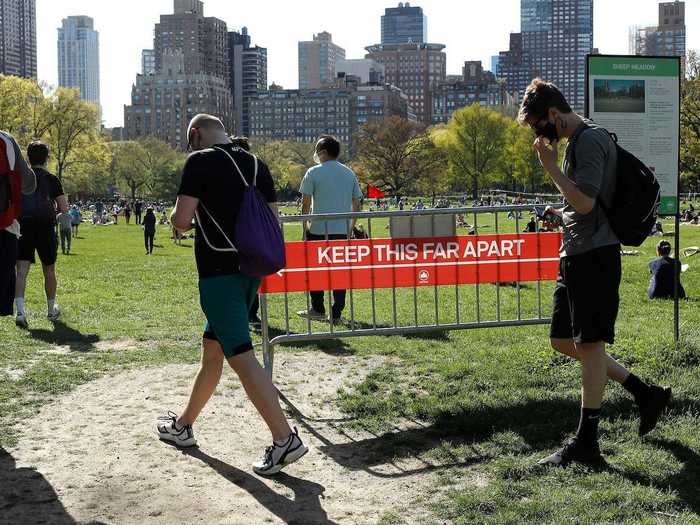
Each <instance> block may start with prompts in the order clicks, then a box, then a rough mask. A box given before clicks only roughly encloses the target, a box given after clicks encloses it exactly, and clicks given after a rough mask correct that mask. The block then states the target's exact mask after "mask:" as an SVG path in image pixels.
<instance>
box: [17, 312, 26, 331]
mask: <svg viewBox="0 0 700 525" xmlns="http://www.w3.org/2000/svg"><path fill="white" fill-rule="evenodd" d="M15 324H16V325H17V326H19V327H20V328H24V329H25V330H26V329H27V328H29V323H28V322H27V314H26V313H24V312H21V313H20V312H17V316H16V317H15Z"/></svg>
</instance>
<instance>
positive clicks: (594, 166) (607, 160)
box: [559, 119, 620, 257]
mask: <svg viewBox="0 0 700 525" xmlns="http://www.w3.org/2000/svg"><path fill="white" fill-rule="evenodd" d="M584 122H585V123H586V124H587V125H588V126H589V128H590V129H584V130H583V131H580V130H579V132H577V133H579V134H578V137H577V139H576V140H570V141H569V145H568V146H567V147H566V154H565V156H564V164H563V167H562V171H563V172H564V174H565V175H566V176H567V177H568V178H569V179H571V180H573V181H574V182H575V183H576V185H577V186H578V188H579V189H580V190H581V191H582V192H583V193H584V194H586V195H587V196H589V197H592V198H594V199H596V204H595V206H594V208H593V210H592V211H591V212H590V213H588V214H586V215H583V214H581V213H578V212H576V210H574V208H573V207H572V206H571V205H570V204H569V203H568V202H567V203H566V206H564V209H563V211H562V215H563V219H564V240H563V242H562V245H561V249H560V251H559V255H560V256H561V257H566V256H568V255H579V254H582V253H586V252H589V251H591V250H595V249H597V248H602V247H604V246H610V245H613V244H619V243H620V241H619V240H618V239H617V236H616V235H615V233H614V232H613V231H612V228H611V227H610V223H609V222H608V219H607V217H606V216H605V212H604V211H603V210H602V209H601V207H600V205H599V204H598V200H602V202H603V204H604V205H606V206H610V205H611V203H612V198H613V194H614V192H615V180H616V177H617V149H616V147H615V143H614V142H613V140H612V139H611V138H610V136H609V135H608V133H607V132H606V131H605V130H604V129H603V128H601V127H599V126H597V125H595V124H594V123H593V122H591V121H590V120H586V119H584ZM574 143H575V147H576V161H575V164H576V166H575V168H574V166H573V165H572V164H573V163H572V151H571V145H572V144H574Z"/></svg>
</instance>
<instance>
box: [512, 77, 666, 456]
mask: <svg viewBox="0 0 700 525" xmlns="http://www.w3.org/2000/svg"><path fill="white" fill-rule="evenodd" d="M518 121H519V122H520V123H521V124H526V125H528V126H530V128H532V130H533V131H534V132H535V135H536V139H535V142H534V149H535V151H536V152H537V155H538V157H539V160H540V163H541V164H542V167H543V168H544V171H545V172H547V174H548V175H549V177H550V178H551V179H552V182H553V183H554V184H555V185H556V187H557V188H558V189H559V191H560V192H561V194H562V195H563V197H564V199H565V201H566V204H565V206H564V207H563V208H561V209H555V208H552V207H551V206H550V207H547V208H546V209H545V214H548V213H551V214H554V215H556V216H558V218H560V219H561V220H562V223H563V233H564V235H563V241H562V246H561V248H560V262H559V277H558V279H557V284H556V287H555V290H554V306H553V311H552V321H551V327H550V344H551V345H552V347H553V348H554V349H555V350H557V351H558V352H561V353H563V354H565V355H568V356H570V357H573V358H575V359H577V360H579V361H580V362H581V382H582V396H581V414H580V420H579V426H578V430H577V431H576V435H575V437H573V438H572V439H569V440H567V441H566V443H565V444H564V446H563V447H562V448H561V449H560V450H558V451H557V452H555V453H554V454H552V455H550V456H548V457H546V458H544V459H542V460H541V461H540V463H541V464H545V465H558V466H566V465H568V464H569V463H571V462H572V461H578V462H584V463H597V462H601V461H602V456H601V454H600V448H599V445H598V422H599V420H600V415H601V406H602V403H603V393H604V391H605V385H606V383H607V382H608V378H610V379H612V380H614V381H617V382H618V383H621V384H622V386H623V387H624V388H625V389H626V390H627V391H628V392H630V393H631V394H632V396H633V397H634V401H635V403H636V404H637V407H638V408H639V416H640V422H639V435H640V436H643V435H645V434H647V433H649V432H651V431H652V430H653V429H654V428H655V427H656V424H657V422H658V420H659V418H660V417H661V415H662V413H663V412H664V410H665V409H666V407H667V406H668V404H669V402H670V400H671V389H670V388H667V387H666V388H663V387H660V386H656V385H652V384H647V383H645V382H644V381H642V380H641V379H640V378H638V377H637V376H635V375H634V374H632V373H631V372H630V371H629V370H627V369H626V368H625V367H624V366H622V365H621V364H620V363H618V362H617V361H616V360H615V359H613V358H612V357H611V356H610V355H609V354H608V353H607V352H606V350H605V345H606V344H609V345H612V344H613V343H614V342H615V321H616V319H617V313H618V308H619V304H620V295H619V288H620V280H621V276H622V268H621V261H620V241H619V240H618V238H617V236H616V235H615V232H614V231H613V229H612V227H611V226H610V223H609V222H608V220H607V218H606V216H605V213H604V212H603V208H602V207H601V205H600V204H599V203H600V202H601V201H602V202H603V204H605V205H607V207H609V206H610V203H611V201H612V198H613V193H614V191H615V183H616V180H617V148H616V146H615V143H614V142H613V140H612V138H611V137H610V135H609V134H608V133H607V131H605V129H603V128H600V127H598V126H596V125H595V124H593V122H591V121H589V120H586V119H584V118H582V117H580V116H579V115H577V114H576V113H574V112H573V111H572V110H571V106H570V105H569V103H568V102H567V101H566V99H565V98H564V96H563V95H562V94H561V92H560V91H559V89H557V87H556V86H555V85H554V84H552V83H550V82H545V81H543V80H541V79H535V80H533V81H532V83H531V84H530V86H529V87H528V88H527V90H526V92H525V96H524V99H523V102H522V105H521V107H520V112H519V115H518ZM561 139H568V146H567V149H566V151H565V155H564V161H563V165H562V168H561V169H560V168H559V166H558V145H559V141H560V140H561ZM574 148H575V150H576V151H575V152H574ZM572 158H575V159H576V160H577V162H576V163H575V164H574V163H573V162H572ZM545 226H547V225H546V224H545Z"/></svg>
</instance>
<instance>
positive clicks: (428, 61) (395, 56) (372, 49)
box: [365, 43, 447, 124]
mask: <svg viewBox="0 0 700 525" xmlns="http://www.w3.org/2000/svg"><path fill="white" fill-rule="evenodd" d="M366 49H367V54H366V55H365V58H368V59H372V60H374V61H375V62H378V63H380V64H381V65H383V66H384V75H385V78H386V82H387V83H388V84H392V85H394V86H396V87H398V88H399V89H401V90H402V91H403V92H404V93H406V95H408V102H409V104H410V106H411V107H412V108H413V110H414V111H415V114H416V117H417V118H418V121H419V122H423V123H425V124H430V123H431V122H432V120H433V119H432V107H433V103H432V93H433V90H434V89H435V88H437V86H438V84H439V83H440V82H442V81H443V80H445V78H446V75H447V57H446V55H445V52H444V49H445V46H444V45H443V44H425V43H424V44H377V45H373V46H369V47H367V48H366Z"/></svg>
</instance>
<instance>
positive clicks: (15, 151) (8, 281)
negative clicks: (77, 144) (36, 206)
mask: <svg viewBox="0 0 700 525" xmlns="http://www.w3.org/2000/svg"><path fill="white" fill-rule="evenodd" d="M34 190H36V176H35V175H34V172H33V171H32V169H31V168H30V167H29V165H28V164H27V162H26V161H25V160H24V157H23V156H22V151H21V150H20V147H19V145H18V144H17V141H15V139H14V137H12V135H10V134H9V133H6V132H0V317H6V316H10V315H12V314H13V313H14V308H13V300H14V297H15V284H16V276H17V273H16V270H15V266H16V264H17V244H18V237H19V236H20V235H21V232H20V224H19V221H18V219H19V215H20V210H21V205H22V195H28V194H31V193H33V192H34Z"/></svg>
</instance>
